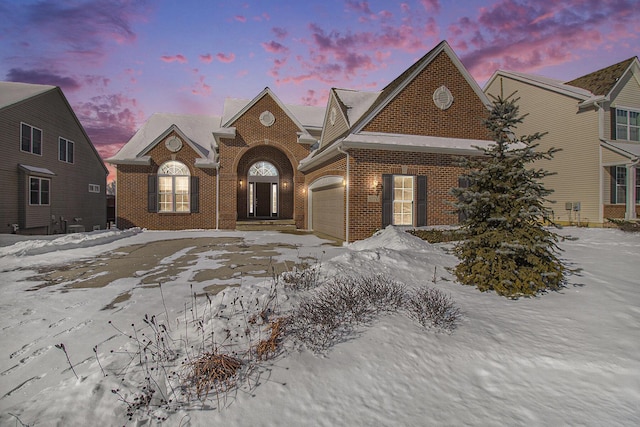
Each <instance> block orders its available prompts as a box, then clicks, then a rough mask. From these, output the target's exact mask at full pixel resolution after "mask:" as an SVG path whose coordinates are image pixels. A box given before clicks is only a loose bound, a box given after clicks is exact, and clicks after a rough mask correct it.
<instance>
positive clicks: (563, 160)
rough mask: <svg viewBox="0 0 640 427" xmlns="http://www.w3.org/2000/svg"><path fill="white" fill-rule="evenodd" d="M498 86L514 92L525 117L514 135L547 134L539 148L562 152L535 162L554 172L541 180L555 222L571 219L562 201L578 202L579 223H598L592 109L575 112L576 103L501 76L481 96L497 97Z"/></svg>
mask: <svg viewBox="0 0 640 427" xmlns="http://www.w3.org/2000/svg"><path fill="white" fill-rule="evenodd" d="M501 83H502V90H503V93H504V94H510V93H513V92H515V91H517V94H516V96H517V97H519V98H520V100H519V102H518V105H519V106H520V113H521V114H525V113H529V115H528V116H527V117H526V118H525V119H524V122H523V123H522V124H521V125H520V126H519V127H518V130H517V133H518V135H527V134H532V133H535V132H548V134H547V135H546V136H544V137H543V138H542V140H541V141H540V147H539V150H546V149H548V148H549V147H555V148H560V149H562V151H560V152H559V153H557V154H556V155H555V158H554V159H553V160H551V161H540V162H539V163H538V164H536V166H537V167H542V168H544V169H547V170H549V171H552V172H556V175H552V176H549V177H547V178H546V179H545V181H544V184H545V186H546V187H547V188H549V189H552V190H554V193H553V194H552V195H551V196H549V199H550V200H555V201H556V203H554V204H551V203H550V204H548V206H549V207H550V208H551V209H552V210H553V212H554V219H555V220H556V221H558V222H562V223H564V222H568V221H569V220H575V215H574V214H572V216H571V217H570V216H569V213H570V211H567V210H565V203H567V202H580V205H581V211H580V219H581V221H583V222H585V221H588V222H589V223H590V224H594V223H602V217H601V209H600V158H599V157H600V140H599V133H598V112H597V110H596V109H595V108H589V109H582V110H579V109H578V104H579V102H580V101H579V100H578V99H575V98H570V97H568V96H565V95H561V94H558V93H556V92H552V91H549V90H545V89H541V88H539V87H536V86H533V85H530V84H526V83H522V82H519V81H516V80H512V79H509V78H506V77H502V78H501V77H498V78H496V79H495V80H494V81H493V82H492V84H491V85H490V86H489V87H487V88H486V89H485V92H486V93H488V94H492V95H499V94H500V90H501V87H500V86H501Z"/></svg>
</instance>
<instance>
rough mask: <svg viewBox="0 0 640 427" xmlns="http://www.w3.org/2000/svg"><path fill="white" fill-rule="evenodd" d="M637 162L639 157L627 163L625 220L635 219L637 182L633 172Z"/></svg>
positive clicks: (639, 160) (639, 159)
mask: <svg viewBox="0 0 640 427" xmlns="http://www.w3.org/2000/svg"><path fill="white" fill-rule="evenodd" d="M639 162H640V158H636V159H635V160H633V161H632V162H631V163H629V164H628V165H627V209H626V215H625V219H627V220H634V219H636V185H638V183H637V182H636V174H635V172H636V168H637V167H638V163H639Z"/></svg>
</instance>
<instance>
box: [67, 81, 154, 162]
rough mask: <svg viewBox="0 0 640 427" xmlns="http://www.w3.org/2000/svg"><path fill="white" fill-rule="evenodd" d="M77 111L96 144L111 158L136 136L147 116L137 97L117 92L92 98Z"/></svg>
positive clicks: (76, 106)
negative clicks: (140, 124) (138, 128)
mask: <svg viewBox="0 0 640 427" xmlns="http://www.w3.org/2000/svg"><path fill="white" fill-rule="evenodd" d="M73 109H74V111H75V113H76V115H77V116H78V119H79V120H80V122H82V124H83V126H84V128H85V130H86V131H87V134H88V135H89V137H90V138H91V141H92V142H93V144H94V145H96V148H97V149H98V150H99V151H100V152H101V153H103V154H106V155H107V157H108V156H111V155H113V154H115V153H116V152H117V151H118V149H119V148H120V147H121V146H122V144H123V143H125V142H127V141H128V140H129V139H130V138H131V136H133V134H134V133H135V131H136V129H137V126H138V123H139V122H140V121H141V120H142V119H143V116H144V115H143V113H142V111H141V109H140V107H139V106H138V103H137V101H136V100H135V99H134V98H130V97H128V96H126V95H123V94H117V93H114V94H109V95H99V96H94V97H91V98H89V99H88V100H87V101H84V102H79V103H76V104H74V105H73Z"/></svg>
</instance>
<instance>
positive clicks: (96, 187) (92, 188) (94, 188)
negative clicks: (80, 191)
mask: <svg viewBox="0 0 640 427" xmlns="http://www.w3.org/2000/svg"><path fill="white" fill-rule="evenodd" d="M99 192H100V186H99V185H98V184H89V193H99Z"/></svg>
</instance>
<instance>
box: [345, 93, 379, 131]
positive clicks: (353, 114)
mask: <svg viewBox="0 0 640 427" xmlns="http://www.w3.org/2000/svg"><path fill="white" fill-rule="evenodd" d="M335 93H336V96H337V97H338V98H339V99H340V102H342V103H343V104H344V106H345V107H347V119H348V120H349V124H350V125H352V124H353V123H355V122H356V121H358V119H359V118H360V117H362V115H363V114H364V113H366V112H367V111H368V110H369V108H370V107H371V105H372V104H373V103H374V102H375V100H376V99H378V96H380V94H381V93H382V91H377V92H361V91H357V90H349V89H336V90H335Z"/></svg>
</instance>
